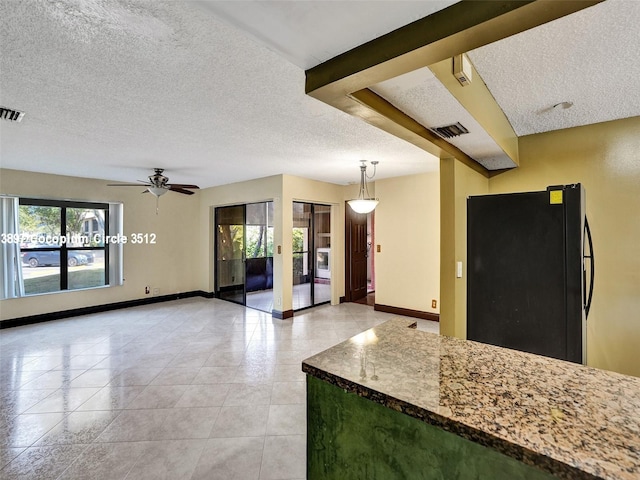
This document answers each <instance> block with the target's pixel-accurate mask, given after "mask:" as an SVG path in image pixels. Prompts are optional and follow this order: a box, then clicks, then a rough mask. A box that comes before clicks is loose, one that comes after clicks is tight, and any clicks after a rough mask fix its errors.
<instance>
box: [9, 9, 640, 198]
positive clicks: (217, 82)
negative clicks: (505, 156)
mask: <svg viewBox="0 0 640 480" xmlns="http://www.w3.org/2000/svg"><path fill="white" fill-rule="evenodd" d="M451 3H453V2H451V1H445V2H440V1H438V2H432V1H416V2H402V1H371V2H369V1H350V2H345V1H335V2H333V1H332V2H327V1H307V2H287V1H285V2H280V1H267V2H259V1H243V2H213V1H210V2H178V1H168V2H160V1H152V0H144V1H143V0H121V1H118V0H66V1H58V2H44V1H35V0H27V1H21V2H18V1H15V0H0V47H1V48H2V55H1V56H0V72H1V76H0V106H5V107H9V108H15V109H19V110H23V111H25V112H26V116H25V118H24V120H23V121H22V122H21V123H19V124H12V123H8V122H4V121H3V122H1V123H0V166H2V167H4V168H15V169H23V170H30V171H38V172H45V173H57V174H65V175H74V176H81V177H93V178H102V179H109V180H121V181H131V180H135V179H144V178H146V176H147V175H148V174H149V173H151V172H150V169H151V168H152V167H164V168H166V169H167V172H166V174H167V175H168V176H169V177H170V179H171V181H172V182H178V183H197V184H199V185H200V186H201V187H208V186H215V185H221V184H226V183H231V182H235V181H243V180H247V179H251V178H258V177H264V176H268V175H275V174H280V173H288V174H292V175H299V176H304V177H308V178H313V179H317V180H322V181H328V182H333V183H341V184H345V183H348V182H353V181H357V180H358V165H359V164H358V161H359V160H360V159H363V158H364V159H368V160H378V161H380V165H378V169H377V171H378V175H377V178H386V177H392V176H399V175H407V174H411V173H417V172H425V171H429V170H434V169H437V160H436V159H435V158H434V157H432V156H431V155H429V154H428V153H426V152H424V151H422V150H420V149H418V148H417V147H415V146H413V145H410V144H408V143H406V142H404V141H402V140H399V139H397V138H395V137H393V136H391V135H389V134H387V133H385V132H382V131H380V130H378V129H376V128H374V127H372V126H370V125H368V124H366V123H364V122H363V121H361V120H358V119H356V118H353V117H350V116H348V115H346V114H345V113H343V112H341V111H338V110H335V109H333V108H332V107H329V106H327V105H325V104H323V103H321V102H319V101H317V100H315V99H313V98H310V97H308V96H306V95H305V94H304V69H305V68H308V67H310V66H314V65H316V64H318V63H320V62H322V61H324V60H327V59H329V58H332V57H333V56H335V55H337V54H339V53H342V52H344V51H346V50H349V49H351V48H353V47H355V46H357V45H358V44H361V43H363V42H365V41H368V40H371V39H373V38H376V37H378V36H380V35H381V34H384V33H386V32H388V31H390V30H393V29H395V28H398V27H400V26H402V25H404V24H406V23H409V22H411V21H413V20H416V19H418V18H421V17H423V16H425V15H429V14H431V13H433V12H434V11H437V10H439V9H441V8H443V7H445V6H447V5H449V4H451ZM639 5H640V2H635V1H634V0H609V1H608V2H606V3H605V4H601V5H596V6H594V7H590V8H588V9H586V10H585V11H583V12H579V13H577V14H574V15H572V16H570V17H568V18H567V19H561V20H558V21H556V22H553V23H552V24H549V25H547V26H543V27H540V28H539V29H543V30H541V31H540V32H539V33H536V31H537V30H539V29H536V30H534V31H530V32H525V33H523V34H520V35H518V36H515V37H512V38H510V39H506V40H503V41H501V42H498V43H496V44H494V45H489V46H486V47H483V48H480V49H478V50H475V51H474V52H470V57H471V58H472V60H473V62H474V65H475V66H476V68H477V69H478V71H479V72H480V73H481V75H482V76H483V78H484V79H485V82H486V83H487V85H488V87H489V89H490V90H491V92H492V93H493V94H494V96H495V97H496V99H497V101H498V103H499V104H500V105H501V106H502V107H503V109H504V110H505V113H506V114H507V117H508V118H509V119H510V121H511V122H512V124H513V126H514V128H515V129H516V131H517V132H518V133H519V134H526V133H531V132H534V131H542V130H539V128H540V127H539V126H537V125H538V124H539V123H540V122H539V121H538V122H537V123H536V122H535V121H534V120H539V119H540V118H543V119H544V120H543V124H544V126H547V127H550V128H549V129H553V128H565V127H566V126H569V125H570V123H567V122H568V119H569V117H570V118H573V116H574V115H575V116H576V117H579V119H578V122H584V123H593V122H594V121H601V120H598V118H601V117H596V114H598V115H602V114H603V112H604V110H606V108H604V107H606V106H612V110H613V112H609V113H608V114H607V115H609V116H608V117H602V118H605V119H610V118H620V117H622V116H635V115H639V114H640V105H639V103H638V98H639V97H640V93H639V91H638V90H639V89H638V88H637V78H638V73H640V72H638V62H637V60H638V58H637V57H638V53H637V52H638V51H640V42H639V38H638V35H639V34H638V31H637V28H636V27H635V26H636V25H637V24H640V10H639V8H638V6H639ZM596 9H599V10H600V13H598V10H596ZM603 9H606V10H605V11H604V12H603V11H602V10H603ZM585 13H592V15H591V16H589V17H588V18H587V19H580V18H581V17H579V16H581V15H584V14H585ZM574 17H575V20H574ZM565 20H566V22H565V23H566V24H564V25H561V26H559V27H557V28H556V29H554V28H551V27H553V26H554V24H556V23H558V22H564V21H565ZM547 27H549V29H547ZM614 27H615V28H614ZM632 27H633V28H632ZM524 35H530V37H529V38H525V39H524V40H523V39H521V37H522V36H524ZM587 37H589V38H590V40H588V41H585V42H584V45H583V39H584V38H587ZM502 44H504V46H501V45H502ZM596 46H597V47H598V48H595V47H596ZM621 46H622V47H621ZM529 59H530V61H529V62H525V60H529ZM580 59H582V60H580ZM633 60H635V63H634V61H633ZM569 66H570V67H571V68H569ZM587 67H588V68H589V69H590V70H581V68H583V69H585V68H587ZM599 69H601V70H603V71H604V78H603V77H602V76H594V74H593V71H599ZM583 72H586V73H583ZM631 74H634V75H631ZM619 82H623V83H619ZM579 86H582V87H583V90H584V92H583V93H580V95H578V94H577V93H576V92H577V91H578V87H579ZM610 86H611V87H612V88H609V87H610ZM587 87H589V88H587ZM594 91H595V93H593V92H594ZM614 97H615V98H614ZM565 100H568V101H572V102H574V107H573V108H571V109H568V110H564V111H562V112H557V111H549V110H548V107H549V106H550V105H553V104H554V103H557V102H559V101H565ZM545 109H547V110H545ZM574 112H575V114H574ZM585 112H586V113H585ZM546 114H551V115H553V116H554V118H555V117H560V119H559V120H558V121H557V122H556V123H553V124H552V123H550V122H549V121H547V120H548V118H547V117H549V116H550V115H547V116H544V115H546ZM560 114H563V116H561V115H560ZM567 114H569V115H567ZM578 114H579V115H578ZM534 116H535V117H534ZM532 117H533V120H532ZM538 117H540V118H538ZM531 122H533V125H534V126H531V125H532V123H531ZM578 124H581V123H578Z"/></svg>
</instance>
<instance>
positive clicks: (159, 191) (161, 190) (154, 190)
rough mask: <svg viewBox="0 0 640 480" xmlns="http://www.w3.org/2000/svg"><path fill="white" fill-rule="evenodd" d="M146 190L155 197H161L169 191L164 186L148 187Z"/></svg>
mask: <svg viewBox="0 0 640 480" xmlns="http://www.w3.org/2000/svg"><path fill="white" fill-rule="evenodd" d="M147 190H149V193H150V194H151V195H155V196H156V197H161V196H162V195H164V194H165V193H167V192H168V191H169V189H168V188H166V187H148V188H147Z"/></svg>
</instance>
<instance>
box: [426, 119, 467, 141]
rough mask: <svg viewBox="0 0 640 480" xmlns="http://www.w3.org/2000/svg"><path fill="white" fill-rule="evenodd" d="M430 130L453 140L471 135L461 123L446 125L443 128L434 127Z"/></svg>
mask: <svg viewBox="0 0 640 480" xmlns="http://www.w3.org/2000/svg"><path fill="white" fill-rule="evenodd" d="M429 130H431V131H432V132H433V133H435V134H436V135H440V136H441V137H443V138H453V137H458V136H460V135H464V134H465V133H469V130H467V129H466V128H465V127H464V126H463V125H462V124H461V123H460V122H458V123H454V124H453V125H445V126H443V127H433V128H430V129H429Z"/></svg>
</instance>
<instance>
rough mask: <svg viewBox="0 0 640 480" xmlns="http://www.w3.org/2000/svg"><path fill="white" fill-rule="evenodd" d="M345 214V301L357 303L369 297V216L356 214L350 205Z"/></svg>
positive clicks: (347, 206)
mask: <svg viewBox="0 0 640 480" xmlns="http://www.w3.org/2000/svg"><path fill="white" fill-rule="evenodd" d="M345 212H346V214H345V220H346V225H345V227H346V228H345V233H346V242H345V243H346V245H345V252H346V259H345V260H346V261H345V266H346V269H345V270H346V272H345V273H346V281H345V285H346V292H345V300H346V301H348V302H355V301H356V300H360V299H361V298H364V297H365V296H366V295H367V257H368V251H367V214H365V213H356V212H354V211H353V210H352V209H351V207H350V206H349V205H348V204H345Z"/></svg>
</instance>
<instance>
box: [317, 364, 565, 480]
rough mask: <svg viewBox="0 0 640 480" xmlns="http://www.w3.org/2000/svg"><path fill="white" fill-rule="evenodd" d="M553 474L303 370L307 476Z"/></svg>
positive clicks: (384, 478) (496, 479) (525, 479)
mask: <svg viewBox="0 0 640 480" xmlns="http://www.w3.org/2000/svg"><path fill="white" fill-rule="evenodd" d="M553 478H556V477H554V476H552V475H550V474H548V473H546V472H543V471H542V470H538V469H537V468H534V467H531V466H529V465H525V464H524V463H521V462H519V461H517V460H515V459H513V458H510V457H507V456H505V455H503V454H501V453H499V452H496V451H495V450H491V449H489V448H487V447H484V446H482V445H479V444H476V443H473V442H471V441H469V440H466V439H464V438H461V437H458V436H457V435H454V434H452V433H450V432H446V431H444V430H441V429H439V428H437V427H434V426H432V425H428V424H426V423H424V422H422V421H419V420H417V419H414V418H411V417H409V416H407V415H405V414H403V413H400V412H397V411H394V410H391V409H389V408H387V407H384V406H382V405H379V404H377V403H374V402H372V401H370V400H367V399H365V398H362V397H359V396H358V395H355V394H353V393H347V392H345V391H344V390H342V389H340V388H338V387H336V386H333V385H330V384H328V383H326V382H324V381H322V380H318V379H317V378H315V377H311V376H309V375H307V480H331V479H336V480H345V479H349V480H359V479H376V480H393V479H399V480H407V479H410V480H418V479H429V480H433V479H437V480H440V479H442V480H458V479H459V480H467V479H468V480H481V479H490V480H549V479H553Z"/></svg>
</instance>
